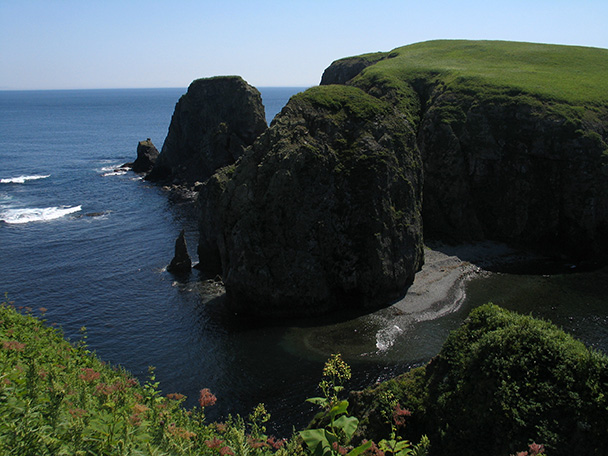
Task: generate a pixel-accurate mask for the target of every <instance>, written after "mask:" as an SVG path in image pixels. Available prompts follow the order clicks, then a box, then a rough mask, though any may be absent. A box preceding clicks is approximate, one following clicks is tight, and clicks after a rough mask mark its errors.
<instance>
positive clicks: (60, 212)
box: [0, 206, 82, 224]
mask: <svg viewBox="0 0 608 456" xmlns="http://www.w3.org/2000/svg"><path fill="white" fill-rule="evenodd" d="M81 209H82V206H71V207H69V206H61V207H43V208H38V207H34V208H31V209H8V210H6V211H3V212H0V221H2V222H4V223H10V224H22V223H30V222H43V221H48V220H54V219H58V218H60V217H64V216H66V215H68V214H73V213H74V212H79V211H80V210H81Z"/></svg>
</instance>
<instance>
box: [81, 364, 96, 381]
mask: <svg viewBox="0 0 608 456" xmlns="http://www.w3.org/2000/svg"><path fill="white" fill-rule="evenodd" d="M100 375H101V374H100V373H99V372H97V371H95V369H91V368H90V367H85V368H83V369H82V374H80V375H79V376H78V377H79V378H80V379H81V380H84V381H85V382H87V383H90V382H93V381H95V380H97V379H98V378H99V377H100Z"/></svg>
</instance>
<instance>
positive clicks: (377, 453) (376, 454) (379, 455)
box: [362, 440, 384, 456]
mask: <svg viewBox="0 0 608 456" xmlns="http://www.w3.org/2000/svg"><path fill="white" fill-rule="evenodd" d="M362 443H364V444H365V443H367V440H363V442H362ZM369 451H370V453H371V454H372V455H373V456H384V451H382V450H381V449H380V448H378V445H376V442H372V446H371V447H370V449H369Z"/></svg>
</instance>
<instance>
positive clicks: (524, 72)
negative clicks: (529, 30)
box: [361, 40, 608, 104]
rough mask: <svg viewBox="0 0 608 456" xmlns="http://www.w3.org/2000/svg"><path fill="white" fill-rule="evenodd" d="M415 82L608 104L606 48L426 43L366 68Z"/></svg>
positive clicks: (372, 72) (366, 75)
mask: <svg viewBox="0 0 608 456" xmlns="http://www.w3.org/2000/svg"><path fill="white" fill-rule="evenodd" d="M379 73H380V74H384V75H385V76H396V77H398V78H399V79H402V80H406V81H411V80H413V79H417V78H424V79H429V78H438V79H439V80H440V81H443V82H445V83H446V84H448V85H452V86H454V85H456V86H462V87H463V88H468V89H473V90H477V91H479V92H480V94H482V93H483V92H484V91H485V90H487V89H489V88H492V89H496V88H509V89H510V90H513V89H515V90H520V91H522V92H525V93H528V94H532V95H539V96H541V97H542V98H546V99H553V100H556V101H564V102H568V103H572V104H582V103H585V104H587V103H591V104H595V103H604V102H607V101H608V49H600V48H589V47H580V46H563V45H550V44H533V43H521V42H508V41H466V40H440V41H428V42H423V43H417V44H412V45H409V46H404V47H400V48H397V49H395V50H393V51H391V52H390V53H388V54H387V58H386V59H384V60H382V61H380V62H378V63H377V64H375V65H373V66H371V67H369V68H367V69H366V70H365V71H364V73H363V75H361V76H362V77H364V78H372V79H373V78H375V77H377V76H378V75H379Z"/></svg>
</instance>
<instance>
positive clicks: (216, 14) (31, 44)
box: [0, 0, 608, 90]
mask: <svg viewBox="0 0 608 456" xmlns="http://www.w3.org/2000/svg"><path fill="white" fill-rule="evenodd" d="M434 39H475V40H478V39H484V40H486V39H487V40H510V41H528V42H537V43H551V44H567V45H581V46H592V47H600V48H608V1H607V0H569V1H565V0H510V1H492V0H485V1H478V0H460V1H447V0H436V1H435V0H418V1H410V0H401V1H399V0H368V1H360V0H335V1H334V0H307V1H300V0H282V1H279V0H276V1H273V0H259V1H256V0H243V1H241V0H213V1H207V0H199V1H188V0H171V1H166V0H156V1H155V0H148V1H140V0H132V1H130V0H120V1H117V0H0V90H32V89H85V88H136V87H142V88H144V87H145V88H148V87H150V88H152V87H187V86H188V85H189V84H190V82H191V81H193V80H194V79H198V78H203V77H210V76H218V75H240V76H242V77H243V78H244V79H245V80H246V81H247V82H249V83H250V84H252V85H254V86H257V87H268V86H292V87H308V86H313V85H317V84H319V81H320V79H321V75H322V74H323V70H324V69H325V68H327V67H328V66H329V65H330V64H331V63H332V61H334V60H337V59H340V58H343V57H348V56H352V55H358V54H363V53H368V52H375V51H390V50H391V49H394V48H396V47H400V46H404V45H407V44H412V43H417V42H421V41H427V40H434Z"/></svg>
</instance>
